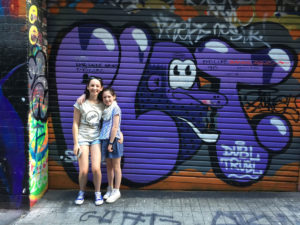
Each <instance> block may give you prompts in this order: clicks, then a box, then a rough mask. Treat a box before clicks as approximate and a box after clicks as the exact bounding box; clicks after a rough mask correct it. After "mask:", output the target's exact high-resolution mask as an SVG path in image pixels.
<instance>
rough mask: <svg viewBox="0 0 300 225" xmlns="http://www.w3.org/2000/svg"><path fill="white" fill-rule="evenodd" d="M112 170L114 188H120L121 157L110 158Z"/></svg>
mask: <svg viewBox="0 0 300 225" xmlns="http://www.w3.org/2000/svg"><path fill="white" fill-rule="evenodd" d="M112 164H113V170H114V175H115V187H114V188H115V189H120V186H121V180H122V170H121V157H120V158H116V159H112Z"/></svg>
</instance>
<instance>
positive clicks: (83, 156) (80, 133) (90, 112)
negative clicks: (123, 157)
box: [72, 77, 104, 205]
mask: <svg viewBox="0 0 300 225" xmlns="http://www.w3.org/2000/svg"><path fill="white" fill-rule="evenodd" d="M102 89H103V83H102V80H101V79H100V78H96V77H91V78H90V79H89V80H88V82H87V85H86V89H85V94H86V101H84V103H83V104H78V103H77V102H76V103H75V104H74V117H73V128H72V132H73V141H74V149H73V151H74V154H75V155H77V157H78V164H79V179H78V180H79V186H80V191H79V193H78V196H77V198H76V200H75V204H77V205H81V204H82V203H83V202H84V192H85V187H86V183H87V179H88V171H89V153H91V161H92V172H93V181H94V187H95V204H96V205H101V204H102V203H103V198H102V196H101V192H100V187H101V179H102V174H101V168H100V163H101V150H100V138H99V135H100V120H101V117H102V111H103V110H104V104H103V103H102V101H101V91H102Z"/></svg>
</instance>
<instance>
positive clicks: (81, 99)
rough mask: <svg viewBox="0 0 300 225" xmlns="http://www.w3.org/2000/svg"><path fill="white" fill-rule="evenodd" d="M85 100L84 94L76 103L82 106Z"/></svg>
mask: <svg viewBox="0 0 300 225" xmlns="http://www.w3.org/2000/svg"><path fill="white" fill-rule="evenodd" d="M85 98H86V95H85V94H82V95H80V97H78V98H77V100H76V102H77V103H78V104H79V105H81V104H82V103H84V102H85V100H86V99H85Z"/></svg>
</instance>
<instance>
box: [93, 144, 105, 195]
mask: <svg viewBox="0 0 300 225" xmlns="http://www.w3.org/2000/svg"><path fill="white" fill-rule="evenodd" d="M90 149H91V162H92V172H93V181H94V186H95V192H100V188H101V179H102V174H101V151H100V144H95V145H91V147H90Z"/></svg>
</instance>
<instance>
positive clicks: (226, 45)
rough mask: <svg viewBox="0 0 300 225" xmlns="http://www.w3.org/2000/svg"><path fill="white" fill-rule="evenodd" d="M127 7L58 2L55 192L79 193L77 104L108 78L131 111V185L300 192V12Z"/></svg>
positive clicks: (53, 16)
mask: <svg viewBox="0 0 300 225" xmlns="http://www.w3.org/2000/svg"><path fill="white" fill-rule="evenodd" d="M116 2H117V1H111V2H107V3H98V2H96V1H91V2H89V3H84V2H77V3H72V4H71V3H68V4H62V3H56V1H48V12H49V16H48V38H49V56H50V57H49V58H50V61H49V83H50V104H49V105H50V112H51V115H50V116H49V118H50V121H49V149H50V150H49V188H77V187H78V185H77V176H78V166H77V161H76V157H74V155H73V153H72V149H73V141H72V120H73V119H72V117H73V104H74V103H75V101H76V98H77V97H78V96H80V95H81V94H82V93H83V90H84V88H85V84H84V80H85V79H86V78H87V77H89V76H100V77H101V78H102V79H103V80H104V85H105V86H112V87H113V88H114V89H115V90H116V92H117V101H118V104H119V106H120V107H121V109H122V125H121V126H122V131H123V133H124V137H125V142H124V147H125V151H124V157H123V159H122V170H123V181H122V184H123V188H145V189H184V190H241V191H242V190H273V191H296V190H297V187H298V176H299V135H300V133H299V107H298V105H299V83H298V82H299V68H298V57H297V54H298V50H299V38H298V36H297V32H295V30H299V27H300V26H299V16H298V15H292V14H290V15H287V12H285V10H287V9H286V8H285V9H283V8H282V7H280V6H279V5H276V4H275V3H274V4H275V5H274V4H273V1H264V3H263V1H257V2H256V3H255V4H254V3H244V5H242V3H240V4H238V3H236V4H235V5H233V4H229V3H226V4H225V5H224V4H222V5H221V4H220V3H219V4H217V3H214V4H213V2H212V3H211V4H208V3H207V2H206V1H204V2H206V3H205V4H204V3H203V5H199V3H198V5H196V4H193V3H192V1H191V2H190V3H186V2H184V1H182V3H178V2H177V1H175V2H177V3H176V4H175V3H171V1H161V2H160V3H159V4H155V3H152V1H145V3H144V4H142V3H141V4H139V3H135V1H132V2H130V1H128V4H125V3H116ZM118 2H119V1H118ZM179 2H181V1H179ZM228 2H229V1H228ZM263 12H264V13H263ZM276 13H277V14H276ZM278 13H281V14H280V16H281V17H282V18H284V20H283V19H282V20H279V19H276V18H278ZM284 13H285V14H284ZM274 15H276V16H277V17H276V16H274ZM102 172H103V184H104V185H105V184H106V172H105V165H103V167H102ZM89 181H90V183H89V184H91V181H92V179H91V175H90V176H89Z"/></svg>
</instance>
